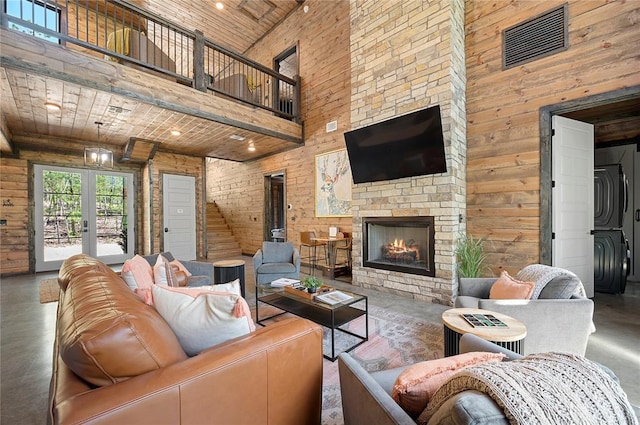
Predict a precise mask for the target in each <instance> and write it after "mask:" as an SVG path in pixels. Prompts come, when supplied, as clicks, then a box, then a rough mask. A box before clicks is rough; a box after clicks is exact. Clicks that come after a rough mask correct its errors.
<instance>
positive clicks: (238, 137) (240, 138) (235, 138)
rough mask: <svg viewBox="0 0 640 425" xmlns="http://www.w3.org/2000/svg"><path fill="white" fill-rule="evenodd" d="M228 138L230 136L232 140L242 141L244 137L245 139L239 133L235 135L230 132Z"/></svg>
mask: <svg viewBox="0 0 640 425" xmlns="http://www.w3.org/2000/svg"><path fill="white" fill-rule="evenodd" d="M229 138H230V139H233V140H240V141H242V140H245V139H246V137H242V136H239V135H237V134H232V135H231V136H229Z"/></svg>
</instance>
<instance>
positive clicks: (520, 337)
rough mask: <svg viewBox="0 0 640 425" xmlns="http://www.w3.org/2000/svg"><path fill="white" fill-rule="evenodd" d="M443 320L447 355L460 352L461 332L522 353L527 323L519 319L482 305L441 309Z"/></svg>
mask: <svg viewBox="0 0 640 425" xmlns="http://www.w3.org/2000/svg"><path fill="white" fill-rule="evenodd" d="M442 323H443V324H444V355H445V357H448V356H453V355H456V354H458V353H459V349H460V347H459V341H460V337H461V336H462V334H465V333H472V334H474V335H475V336H478V337H480V338H482V339H485V340H487V341H491V342H493V343H495V344H498V345H500V346H502V347H505V348H508V349H509V350H511V351H514V352H516V353H519V354H522V352H523V349H524V338H525V337H526V336H527V328H526V326H525V325H524V324H523V323H522V322H521V321H519V320H517V319H514V318H513V317H510V316H507V315H506V314H501V313H497V312H492V311H489V310H482V309H479V308H452V309H449V310H447V311H445V312H444V313H442Z"/></svg>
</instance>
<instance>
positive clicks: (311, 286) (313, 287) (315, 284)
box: [300, 276, 323, 294]
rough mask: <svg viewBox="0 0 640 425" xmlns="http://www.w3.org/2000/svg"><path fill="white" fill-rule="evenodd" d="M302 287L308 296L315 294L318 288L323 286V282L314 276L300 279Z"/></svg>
mask: <svg viewBox="0 0 640 425" xmlns="http://www.w3.org/2000/svg"><path fill="white" fill-rule="evenodd" d="M300 283H301V284H302V286H303V287H305V288H306V289H307V292H308V293H310V294H315V293H316V291H317V290H318V288H319V287H321V286H322V285H323V282H322V281H321V280H320V279H318V278H317V277H315V276H307V277H305V278H302V281H301V282H300Z"/></svg>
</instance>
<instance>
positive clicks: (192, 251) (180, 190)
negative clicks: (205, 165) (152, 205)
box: [162, 174, 197, 260]
mask: <svg viewBox="0 0 640 425" xmlns="http://www.w3.org/2000/svg"><path fill="white" fill-rule="evenodd" d="M162 205H163V207H162V209H163V216H164V250H165V251H171V253H172V254H173V256H174V257H175V258H177V259H180V260H195V259H196V256H197V251H196V179H195V177H191V176H177V175H172V174H164V175H163V176H162Z"/></svg>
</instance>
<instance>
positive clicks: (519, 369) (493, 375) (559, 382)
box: [417, 353, 638, 425]
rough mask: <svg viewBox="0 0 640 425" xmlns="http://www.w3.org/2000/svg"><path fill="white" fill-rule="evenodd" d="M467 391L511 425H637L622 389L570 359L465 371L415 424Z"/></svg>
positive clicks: (554, 356)
mask: <svg viewBox="0 0 640 425" xmlns="http://www.w3.org/2000/svg"><path fill="white" fill-rule="evenodd" d="M465 390H477V391H481V392H483V393H485V394H487V395H488V396H489V397H491V398H492V399H493V400H494V401H495V402H496V403H497V404H498V405H499V406H500V408H502V410H503V411H504V415H505V417H506V418H507V420H508V421H509V423H510V424H512V425H525V424H526V425H535V424H540V425H558V424H567V425H574V424H583V425H595V424H633V425H638V421H637V418H636V417H635V414H634V412H633V408H632V407H631V405H630V404H629V401H628V399H627V396H626V394H625V393H624V391H623V390H622V388H621V387H620V385H619V384H618V383H617V382H616V381H614V380H613V379H612V378H611V377H610V376H609V375H608V374H607V373H606V372H605V371H604V370H603V369H602V368H601V367H600V366H598V365H597V364H596V363H594V362H592V361H590V360H587V359H585V358H584V357H582V356H577V355H574V354H568V353H543V354H533V355H529V356H527V357H523V358H522V359H518V360H513V361H509V362H500V363H485V364H481V365H478V366H473V367H470V368H467V369H464V370H463V371H461V372H459V373H457V374H456V375H454V376H453V377H451V378H450V379H449V380H448V381H447V382H446V383H445V384H444V385H443V386H442V387H440V389H439V390H438V391H437V392H436V393H435V394H434V396H433V397H432V399H431V400H430V401H429V404H428V406H427V408H426V409H425V411H424V412H423V413H422V414H421V415H420V417H419V418H418V421H417V422H418V423H419V424H426V423H427V422H428V420H429V418H431V416H432V415H433V414H434V413H435V412H436V411H437V410H438V408H439V407H440V406H441V405H442V404H443V403H444V402H445V401H446V400H447V399H448V398H449V397H452V396H454V395H455V394H457V393H459V392H462V391H465Z"/></svg>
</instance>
